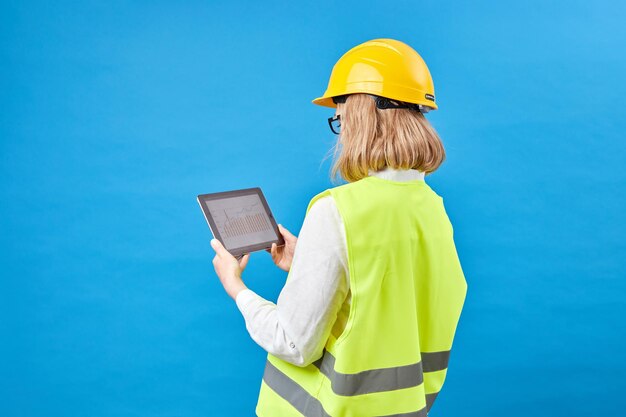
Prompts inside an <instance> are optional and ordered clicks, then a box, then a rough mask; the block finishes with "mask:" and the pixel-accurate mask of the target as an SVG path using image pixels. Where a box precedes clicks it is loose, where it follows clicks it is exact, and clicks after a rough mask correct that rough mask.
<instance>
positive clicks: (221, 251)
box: [211, 239, 229, 258]
mask: <svg viewBox="0 0 626 417" xmlns="http://www.w3.org/2000/svg"><path fill="white" fill-rule="evenodd" d="M211 247H212V248H213V249H214V250H215V253H216V254H217V255H218V256H219V257H220V258H221V257H222V256H226V254H229V253H228V251H227V250H226V248H224V246H223V245H222V242H220V241H219V240H217V239H211Z"/></svg>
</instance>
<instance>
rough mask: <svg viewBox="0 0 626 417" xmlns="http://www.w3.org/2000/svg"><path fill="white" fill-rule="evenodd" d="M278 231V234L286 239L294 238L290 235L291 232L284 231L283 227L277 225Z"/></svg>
mask: <svg viewBox="0 0 626 417" xmlns="http://www.w3.org/2000/svg"><path fill="white" fill-rule="evenodd" d="M278 229H279V230H280V233H281V234H282V235H283V236H285V237H287V238H295V236H294V235H293V234H291V232H290V231H289V230H287V229H285V227H284V226H283V225H282V224H278Z"/></svg>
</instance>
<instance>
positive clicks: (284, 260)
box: [265, 224, 298, 272]
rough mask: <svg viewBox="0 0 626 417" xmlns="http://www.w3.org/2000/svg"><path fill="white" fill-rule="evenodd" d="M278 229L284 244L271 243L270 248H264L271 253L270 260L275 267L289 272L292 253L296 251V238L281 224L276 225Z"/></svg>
mask: <svg viewBox="0 0 626 417" xmlns="http://www.w3.org/2000/svg"><path fill="white" fill-rule="evenodd" d="M278 230H279V231H280V234H281V235H282V236H283V239H284V240H285V245H284V246H277V245H276V243H272V247H271V248H270V249H265V251H266V252H269V253H270V254H271V255H272V260H273V261H274V263H275V264H276V266H277V267H279V268H280V269H282V270H283V271H287V272H289V269H290V268H291V261H292V260H293V253H294V252H295V251H296V242H297V241H298V238H297V237H296V236H294V235H292V234H291V232H289V230H287V229H285V228H284V227H283V226H282V225H281V224H279V225H278Z"/></svg>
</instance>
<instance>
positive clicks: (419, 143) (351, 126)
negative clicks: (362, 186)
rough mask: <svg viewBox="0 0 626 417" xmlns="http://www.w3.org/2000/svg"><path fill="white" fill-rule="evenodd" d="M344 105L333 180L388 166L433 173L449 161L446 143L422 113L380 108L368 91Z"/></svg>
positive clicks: (353, 178) (357, 176)
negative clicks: (444, 143) (338, 176)
mask: <svg viewBox="0 0 626 417" xmlns="http://www.w3.org/2000/svg"><path fill="white" fill-rule="evenodd" d="M341 105H343V106H344V107H343V108H342V110H343V111H342V112H341V134H340V135H339V138H338V140H337V142H336V144H335V146H334V147H333V149H334V154H333V155H334V158H333V159H334V164H333V167H332V170H331V180H333V181H334V180H335V179H336V177H337V173H338V172H339V173H341V176H342V177H343V178H344V179H345V180H346V181H348V182H353V181H357V180H360V179H362V178H364V177H366V176H367V175H368V171H369V170H374V171H378V170H380V169H383V168H384V167H386V166H388V167H391V168H394V169H417V170H420V171H424V172H425V173H426V174H430V173H431V172H434V171H435V170H436V169H437V168H439V166H440V165H441V163H442V162H443V161H444V160H445V157H446V153H445V150H444V148H443V143H442V142H441V139H440V138H439V135H438V134H437V132H436V131H435V129H434V128H433V127H432V125H431V124H430V123H429V122H428V120H427V119H426V118H425V117H424V115H423V114H422V113H421V112H418V111H416V110H412V109H378V108H376V103H375V101H374V99H373V98H372V97H371V96H369V95H367V94H351V95H349V96H348V97H347V100H346V102H345V103H344V104H339V106H341ZM331 150H332V149H331ZM338 153H339V156H338V157H337V154H338Z"/></svg>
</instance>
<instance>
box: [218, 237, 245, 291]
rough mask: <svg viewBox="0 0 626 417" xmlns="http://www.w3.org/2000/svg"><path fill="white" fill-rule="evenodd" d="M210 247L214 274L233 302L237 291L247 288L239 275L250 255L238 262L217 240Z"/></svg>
mask: <svg viewBox="0 0 626 417" xmlns="http://www.w3.org/2000/svg"><path fill="white" fill-rule="evenodd" d="M211 247H212V248H213V249H214V250H215V257H214V258H213V267H214V268H215V272H216V273H217V276H218V277H219V279H220V281H221V282H222V285H223V286H224V289H225V290H226V292H227V293H228V295H229V296H230V297H231V298H232V299H233V300H234V299H235V298H236V297H237V294H239V291H241V290H245V289H246V288H247V287H246V285H245V284H244V283H243V281H242V280H241V273H242V272H243V270H244V269H245V267H246V265H247V264H248V259H250V254H249V253H246V254H245V255H244V256H243V257H242V258H241V260H239V261H238V260H237V259H236V258H235V257H234V256H233V255H231V254H230V252H228V251H227V250H226V248H225V247H224V246H223V245H222V243H221V242H220V241H219V240H217V239H212V240H211Z"/></svg>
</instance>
